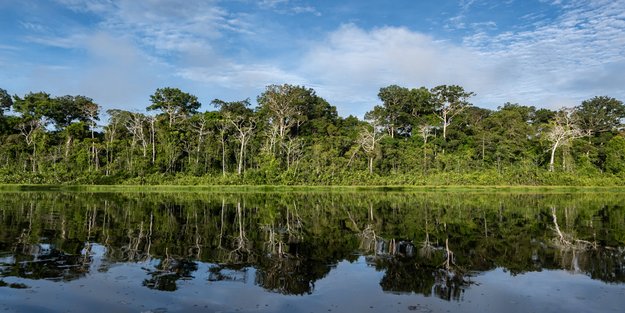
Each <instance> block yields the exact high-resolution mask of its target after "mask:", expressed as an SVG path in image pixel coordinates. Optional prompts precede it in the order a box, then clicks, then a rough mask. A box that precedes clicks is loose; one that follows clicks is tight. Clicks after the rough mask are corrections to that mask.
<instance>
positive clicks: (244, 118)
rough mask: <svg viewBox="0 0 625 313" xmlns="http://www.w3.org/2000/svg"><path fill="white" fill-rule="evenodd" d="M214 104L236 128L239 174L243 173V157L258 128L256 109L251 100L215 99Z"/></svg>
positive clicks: (227, 121)
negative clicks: (226, 100) (251, 106)
mask: <svg viewBox="0 0 625 313" xmlns="http://www.w3.org/2000/svg"><path fill="white" fill-rule="evenodd" d="M212 104H213V105H214V106H216V107H218V108H219V110H220V111H221V113H222V114H223V116H224V121H225V122H226V123H227V124H229V125H230V126H231V127H233V129H234V130H235V137H236V138H237V141H239V157H238V161H239V165H238V169H237V174H238V175H241V174H242V173H243V159H244V157H245V148H246V147H247V144H248V143H249V141H250V138H251V136H252V134H253V132H254V129H255V128H256V123H257V120H256V116H254V111H253V110H252V109H250V108H249V106H250V100H249V99H246V100H242V101H234V102H225V101H223V100H219V99H215V100H213V101H212Z"/></svg>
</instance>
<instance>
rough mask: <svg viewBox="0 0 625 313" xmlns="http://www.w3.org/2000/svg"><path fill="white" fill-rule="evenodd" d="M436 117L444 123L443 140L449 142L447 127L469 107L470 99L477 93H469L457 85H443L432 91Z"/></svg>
mask: <svg viewBox="0 0 625 313" xmlns="http://www.w3.org/2000/svg"><path fill="white" fill-rule="evenodd" d="M430 92H431V93H432V103H433V105H434V111H435V112H436V115H437V116H438V118H439V119H440V120H441V121H442V123H443V139H444V140H447V127H448V126H449V125H450V124H451V122H452V120H453V118H454V117H455V116H456V115H458V114H459V113H460V112H462V111H463V110H464V109H466V108H467V107H469V106H470V105H471V103H469V101H468V100H469V98H470V97H471V96H474V95H475V93H473V92H467V91H465V90H464V88H462V87H460V86H457V85H451V86H447V85H441V86H436V87H434V88H432V89H431V90H430Z"/></svg>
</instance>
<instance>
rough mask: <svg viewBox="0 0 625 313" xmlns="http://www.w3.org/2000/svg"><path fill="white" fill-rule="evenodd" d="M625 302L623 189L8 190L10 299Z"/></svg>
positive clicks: (430, 307) (441, 305)
mask: <svg viewBox="0 0 625 313" xmlns="http://www.w3.org/2000/svg"><path fill="white" fill-rule="evenodd" d="M624 307H625V195H623V194H620V193H577V194H509V193H498V194H481V193H376V192H362V193H241V194H219V193H78V192H76V193H61V192H23V193H0V312H68V311H71V312H503V311H505V312H623V308H624Z"/></svg>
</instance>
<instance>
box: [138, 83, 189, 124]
mask: <svg viewBox="0 0 625 313" xmlns="http://www.w3.org/2000/svg"><path fill="white" fill-rule="evenodd" d="M150 101H151V102H152V104H151V105H150V106H148V107H147V109H148V110H161V111H162V112H163V113H164V114H166V115H167V119H168V120H169V126H170V127H171V126H173V125H174V124H175V123H176V121H177V119H179V118H183V119H184V118H187V117H189V116H190V115H191V114H194V113H197V109H199V108H200V106H201V103H200V102H199V101H198V99H197V97H196V96H194V95H191V94H188V93H186V92H183V91H181V90H180V89H178V88H171V87H165V88H158V89H156V92H154V94H153V95H151V96H150Z"/></svg>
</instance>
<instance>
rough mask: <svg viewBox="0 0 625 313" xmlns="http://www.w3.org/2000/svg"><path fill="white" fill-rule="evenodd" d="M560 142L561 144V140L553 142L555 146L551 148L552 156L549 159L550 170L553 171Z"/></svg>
mask: <svg viewBox="0 0 625 313" xmlns="http://www.w3.org/2000/svg"><path fill="white" fill-rule="evenodd" d="M558 144H560V142H559V141H556V142H555V143H554V144H553V147H552V148H551V158H550V159H549V171H550V172H553V168H554V162H555V158H556V149H557V148H558Z"/></svg>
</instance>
